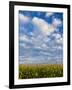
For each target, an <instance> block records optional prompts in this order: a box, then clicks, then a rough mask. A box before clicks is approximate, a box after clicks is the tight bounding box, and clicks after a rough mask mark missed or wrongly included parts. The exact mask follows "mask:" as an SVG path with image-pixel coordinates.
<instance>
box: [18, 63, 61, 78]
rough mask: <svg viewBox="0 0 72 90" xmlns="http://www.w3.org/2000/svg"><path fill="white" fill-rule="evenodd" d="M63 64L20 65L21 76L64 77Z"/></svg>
mask: <svg viewBox="0 0 72 90" xmlns="http://www.w3.org/2000/svg"><path fill="white" fill-rule="evenodd" d="M62 76H63V65H61V64H50V65H49V64H28V65H24V64H21V65H19V78H20V79H29V78H51V77H62Z"/></svg>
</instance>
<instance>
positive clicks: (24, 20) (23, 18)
mask: <svg viewBox="0 0 72 90" xmlns="http://www.w3.org/2000/svg"><path fill="white" fill-rule="evenodd" d="M19 20H20V21H22V22H24V23H27V22H29V20H30V18H29V17H27V16H25V15H23V14H19Z"/></svg>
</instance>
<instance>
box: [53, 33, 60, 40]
mask: <svg viewBox="0 0 72 90" xmlns="http://www.w3.org/2000/svg"><path fill="white" fill-rule="evenodd" d="M52 36H53V37H54V38H55V39H59V38H61V35H60V34H59V33H53V34H52Z"/></svg>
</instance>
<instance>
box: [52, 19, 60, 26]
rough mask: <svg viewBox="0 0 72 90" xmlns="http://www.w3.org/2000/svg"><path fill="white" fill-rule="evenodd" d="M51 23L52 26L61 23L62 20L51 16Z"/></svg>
mask: <svg viewBox="0 0 72 90" xmlns="http://www.w3.org/2000/svg"><path fill="white" fill-rule="evenodd" d="M52 24H53V26H54V27H57V26H60V25H62V21H61V20H60V19H58V18H53V21H52Z"/></svg>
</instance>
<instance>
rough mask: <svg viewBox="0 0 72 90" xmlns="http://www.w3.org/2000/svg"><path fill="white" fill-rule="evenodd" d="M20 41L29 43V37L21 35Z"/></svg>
mask: <svg viewBox="0 0 72 90" xmlns="http://www.w3.org/2000/svg"><path fill="white" fill-rule="evenodd" d="M19 40H20V41H26V42H29V38H28V37H27V35H21V36H20V37H19Z"/></svg>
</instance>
